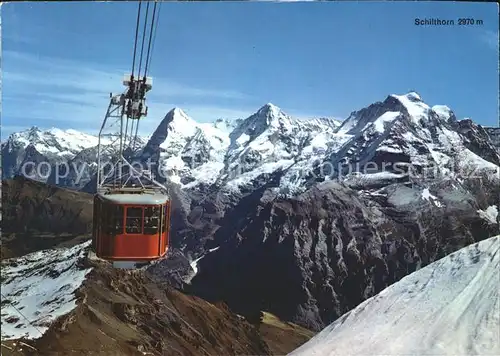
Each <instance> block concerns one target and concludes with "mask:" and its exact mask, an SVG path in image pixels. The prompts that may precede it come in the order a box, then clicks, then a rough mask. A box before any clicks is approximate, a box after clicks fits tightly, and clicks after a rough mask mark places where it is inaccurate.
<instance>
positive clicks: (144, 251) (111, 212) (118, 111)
mask: <svg viewBox="0 0 500 356" xmlns="http://www.w3.org/2000/svg"><path fill="white" fill-rule="evenodd" d="M124 84H125V85H126V86H128V87H129V89H128V90H127V92H126V93H125V94H122V95H117V96H114V97H113V96H111V100H110V105H109V107H108V111H107V113H106V116H105V118H104V122H103V124H102V126H101V130H100V132H99V142H98V167H97V168H98V169H97V193H96V194H95V197H94V222H93V239H92V246H93V250H94V252H95V255H96V256H97V257H98V258H100V259H103V260H107V261H110V262H112V263H113V266H114V267H116V268H136V267H138V266H140V265H144V264H146V265H147V264H149V263H150V262H152V261H155V260H158V259H161V258H163V257H164V256H165V255H166V253H167V251H168V247H169V234H170V209H171V205H170V199H169V195H168V191H167V188H166V187H165V186H163V185H162V184H160V183H159V182H157V181H155V180H154V179H153V177H152V173H151V171H150V170H149V171H148V170H144V171H138V170H137V169H135V168H134V167H133V166H132V164H130V163H129V162H128V160H127V159H126V158H125V157H124V151H127V152H129V154H128V155H130V156H131V157H133V156H134V154H137V152H139V150H138V148H137V147H136V146H137V144H136V143H137V129H138V125H139V119H140V118H141V117H143V116H146V113H147V107H146V106H145V99H144V94H145V93H146V91H148V90H150V89H151V78H144V79H134V77H133V75H131V76H126V77H125V80H124ZM114 119H115V120H114ZM124 119H126V123H125V125H124ZM115 124H118V125H119V127H120V129H119V132H118V133H116V131H113V129H112V131H111V132H112V133H110V134H108V133H106V130H107V129H109V128H112V127H113V125H115ZM134 124H135V125H136V126H135V135H134ZM124 126H125V128H124ZM115 130H116V129H115ZM117 146H118V148H116V147H117ZM104 157H112V158H113V159H112V161H113V164H112V165H111V167H110V166H109V164H103V159H104ZM128 158H129V157H128Z"/></svg>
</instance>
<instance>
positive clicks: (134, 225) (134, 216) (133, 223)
mask: <svg viewBox="0 0 500 356" xmlns="http://www.w3.org/2000/svg"><path fill="white" fill-rule="evenodd" d="M125 231H126V233H127V234H142V208H127V221H126V226H125Z"/></svg>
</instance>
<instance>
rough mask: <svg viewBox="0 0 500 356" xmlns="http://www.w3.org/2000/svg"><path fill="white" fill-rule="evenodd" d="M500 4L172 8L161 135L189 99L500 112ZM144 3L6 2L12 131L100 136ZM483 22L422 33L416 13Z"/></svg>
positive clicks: (492, 116) (7, 125)
mask: <svg viewBox="0 0 500 356" xmlns="http://www.w3.org/2000/svg"><path fill="white" fill-rule="evenodd" d="M497 6H498V5H496V4H493V3H454V2H416V1H411V2H380V3H377V2H344V3H342V2H335V3H333V2H332V3H328V2H291V3H290V2H289V3H275V2H247V3H245V2H187V3H183V2H172V3H168V2H167V3H163V4H162V5H161V13H160V23H159V25H158V34H157V36H156V44H155V48H154V53H153V61H152V65H151V75H152V76H153V78H154V87H153V90H152V92H151V94H150V95H149V103H150V104H149V105H150V115H149V116H148V119H147V122H145V124H144V125H143V126H141V128H142V129H144V130H145V131H151V130H153V129H154V127H156V125H157V124H158V122H159V121H160V120H161V118H162V117H163V115H164V114H165V113H166V112H167V111H168V110H169V109H171V108H172V107H174V106H178V107H181V108H182V109H184V110H185V111H186V112H187V113H188V114H189V115H191V116H192V117H193V118H194V119H195V120H198V121H211V120H214V119H217V118H219V117H226V118H237V117H246V116H248V115H250V114H251V113H253V112H255V111H256V110H257V109H258V108H259V107H261V106H262V105H264V104H265V103H267V102H272V103H274V104H275V105H278V106H279V107H281V108H282V109H283V110H284V111H285V112H287V113H289V114H291V115H294V116H297V117H315V116H328V117H337V118H345V117H347V116H348V115H349V113H350V112H351V111H353V110H357V109H360V108H362V107H365V106H367V105H369V104H371V103H373V102H375V101H379V100H383V99H385V97H386V96H387V95H388V94H391V93H395V94H401V93H405V92H407V91H409V90H412V89H414V90H416V91H418V92H419V93H420V95H421V96H422V98H423V99H424V101H426V102H427V103H428V104H430V105H435V104H445V105H448V106H450V107H451V108H452V109H453V110H454V111H455V113H456V114H457V116H458V117H459V118H462V117H471V118H472V119H474V120H475V121H477V122H479V123H481V124H484V125H496V124H497V120H498V92H499V88H498V42H497V36H498V35H497V29H498V7H497ZM136 11H137V3H136V2H121V3H117V2H74V3H69V2H54V3H50V2H45V3H35V2H25V3H8V4H4V5H3V6H2V8H1V15H2V39H3V41H2V50H3V56H2V72H3V79H2V85H3V98H2V104H3V113H2V131H3V132H2V137H5V136H6V135H7V134H9V133H10V132H12V131H17V130H19V129H22V128H26V127H30V126H32V125H36V126H38V127H41V128H50V127H59V128H74V129H78V130H86V131H96V130H97V129H98V126H99V125H100V122H101V120H102V118H103V115H104V112H105V109H106V107H107V104H108V100H109V99H108V95H109V92H114V93H119V92H121V91H122V90H123V89H124V87H122V84H121V77H122V75H123V74H124V73H125V72H127V71H130V67H131V65H132V48H133V38H134V31H135V16H136ZM416 17H418V18H430V17H439V18H444V19H457V18H460V17H466V18H475V19H480V20H482V21H483V22H484V24H483V25H482V26H467V27H460V26H447V27H419V26H416V25H415V24H414V19H415V18H416Z"/></svg>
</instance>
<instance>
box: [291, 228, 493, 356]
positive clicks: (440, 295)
mask: <svg viewBox="0 0 500 356" xmlns="http://www.w3.org/2000/svg"><path fill="white" fill-rule="evenodd" d="M499 250H500V235H499V236H496V237H492V238H489V239H487V240H484V241H481V242H478V243H475V244H472V245H469V246H467V247H465V248H463V249H461V250H459V251H457V252H454V253H452V254H450V255H449V256H446V257H444V258H442V259H441V260H439V261H436V262H434V263H432V264H430V265H428V266H426V267H425V268H422V269H420V270H418V271H416V272H414V273H412V274H410V275H408V276H406V277H404V278H403V279H401V280H400V281H399V282H397V283H395V284H394V285H392V286H390V287H388V288H386V289H385V290H383V291H382V292H381V293H379V294H378V295H376V296H374V297H372V298H370V299H368V300H366V301H365V302H363V303H362V304H360V305H359V306H358V307H356V308H355V309H353V310H352V311H350V312H348V313H346V314H345V315H343V316H342V317H341V318H339V319H338V320H336V321H335V322H333V323H332V324H330V325H329V326H328V327H327V328H325V329H324V330H323V331H321V332H320V333H319V334H318V335H316V336H315V337H314V338H312V339H311V340H310V341H309V342H307V343H305V344H304V345H302V346H301V347H299V348H298V349H297V350H295V351H294V352H292V353H291V354H290V355H294V356H298V355H321V356H327V355H500V301H499V289H500V279H499V278H500V275H499V271H500V251H499Z"/></svg>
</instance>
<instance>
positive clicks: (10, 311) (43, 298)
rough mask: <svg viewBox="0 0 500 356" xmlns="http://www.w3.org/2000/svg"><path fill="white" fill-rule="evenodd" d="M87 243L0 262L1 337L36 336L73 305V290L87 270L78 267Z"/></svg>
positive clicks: (6, 338) (27, 337)
mask: <svg viewBox="0 0 500 356" xmlns="http://www.w3.org/2000/svg"><path fill="white" fill-rule="evenodd" d="M89 245H90V241H87V242H85V243H83V244H80V245H77V246H74V247H72V248H70V249H52V250H44V251H38V252H34V253H31V254H28V255H25V256H22V257H19V258H14V259H9V260H5V261H2V340H11V339H19V338H26V339H37V338H40V337H41V336H42V334H41V333H45V331H47V329H48V327H49V326H50V324H51V323H52V322H53V321H55V320H56V319H57V318H58V317H60V316H62V315H65V314H67V313H69V312H70V311H71V310H73V309H74V308H75V307H76V300H75V296H74V292H75V291H76V290H77V289H78V288H79V287H80V285H81V284H82V283H83V281H84V280H85V276H86V275H87V273H89V272H90V271H91V269H84V268H79V267H78V262H79V260H81V259H83V258H84V256H85V251H86V248H87V247H88V246H89Z"/></svg>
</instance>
